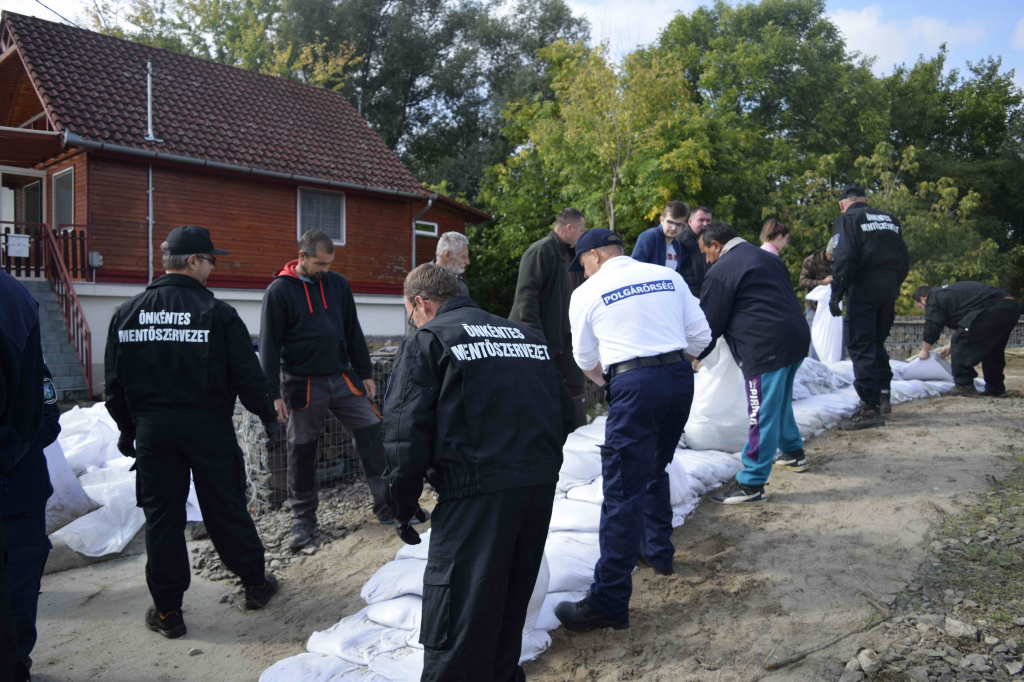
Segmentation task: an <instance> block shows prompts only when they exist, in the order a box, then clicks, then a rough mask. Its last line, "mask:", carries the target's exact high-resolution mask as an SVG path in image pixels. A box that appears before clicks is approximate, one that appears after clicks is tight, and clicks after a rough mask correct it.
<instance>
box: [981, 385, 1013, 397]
mask: <svg viewBox="0 0 1024 682" xmlns="http://www.w3.org/2000/svg"><path fill="white" fill-rule="evenodd" d="M978 395H981V396H984V397H985V398H1005V397H1006V389H1005V388H1002V387H991V386H986V387H985V390H984V391H982V392H981V393H979V394H978Z"/></svg>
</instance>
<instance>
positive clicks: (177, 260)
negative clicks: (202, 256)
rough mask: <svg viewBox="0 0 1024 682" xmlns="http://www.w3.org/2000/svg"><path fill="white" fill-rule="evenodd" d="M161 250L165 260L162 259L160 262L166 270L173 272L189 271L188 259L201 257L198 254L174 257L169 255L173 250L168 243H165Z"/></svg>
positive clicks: (176, 255)
mask: <svg viewBox="0 0 1024 682" xmlns="http://www.w3.org/2000/svg"><path fill="white" fill-rule="evenodd" d="M160 250H161V251H163V253H164V256H163V258H161V259H160V262H161V263H162V264H163V266H164V270H168V271H171V270H187V269H188V259H189V258H191V257H192V256H198V255H199V254H197V253H185V254H175V255H173V256H172V255H171V254H169V253H168V251H170V250H171V245H170V244H168V243H167V242H164V243H163V244H161V245H160Z"/></svg>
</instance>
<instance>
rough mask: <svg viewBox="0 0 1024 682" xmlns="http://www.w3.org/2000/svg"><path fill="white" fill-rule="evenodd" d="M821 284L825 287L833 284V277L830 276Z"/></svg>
mask: <svg viewBox="0 0 1024 682" xmlns="http://www.w3.org/2000/svg"><path fill="white" fill-rule="evenodd" d="M821 284H822V286H825V285H826V284H832V275H829V276H828V277H826V278H825V279H823V280H821Z"/></svg>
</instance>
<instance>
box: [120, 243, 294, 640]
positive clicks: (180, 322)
mask: <svg viewBox="0 0 1024 682" xmlns="http://www.w3.org/2000/svg"><path fill="white" fill-rule="evenodd" d="M160 248H161V249H162V251H163V254H164V255H163V266H164V270H166V271H167V274H165V275H164V276H163V277H160V278H158V279H156V280H155V281H154V282H153V283H152V284H150V285H149V286H148V287H146V290H145V291H144V292H142V293H141V294H139V295H138V296H135V297H134V298H132V299H131V300H129V301H126V302H125V303H124V304H122V305H121V306H120V307H119V308H118V309H117V311H116V312H115V313H114V317H113V319H112V320H111V321H110V329H109V331H108V333H107V348H106V355H105V358H104V362H105V368H106V386H107V410H108V411H109V412H110V415H111V416H112V417H113V418H114V421H116V422H117V425H118V428H120V430H121V437H120V439H119V440H118V444H117V446H118V449H119V450H120V451H121V452H122V454H124V455H126V456H128V457H136V458H137V461H136V463H135V468H136V469H137V473H136V475H137V476H138V479H137V485H136V490H137V492H138V500H137V504H138V506H140V507H142V509H143V511H144V512H145V514H146V553H147V555H148V559H149V561H148V562H147V564H146V582H147V584H148V585H149V592H150V594H151V595H152V596H153V603H154V606H151V607H150V608H149V610H148V611H147V612H146V626H147V627H148V628H149V629H150V630H153V631H154V632H159V633H160V634H162V635H163V636H164V637H169V638H174V637H180V636H181V635H183V634H185V621H184V619H183V618H182V615H181V603H182V599H183V597H184V594H185V590H187V589H188V585H189V580H190V577H191V575H190V573H189V561H188V553H187V550H186V548H185V499H186V498H187V497H188V491H189V471H190V470H191V473H192V480H194V481H195V486H196V495H197V496H198V497H199V505H200V507H201V508H202V510H203V519H204V521H205V523H206V529H207V530H208V531H209V533H210V539H211V540H213V544H214V547H216V549H217V552H218V553H219V554H220V557H221V560H223V562H224V565H225V566H227V567H228V568H229V569H230V570H231V571H233V572H234V573H235V574H236V575H238V577H239V578H241V579H242V584H243V585H244V586H245V591H244V592H245V601H244V605H245V608H247V609H256V608H260V607H261V606H265V605H266V604H267V601H268V600H269V599H270V597H271V596H272V595H273V594H274V593H275V592H276V591H277V580H276V579H275V578H274V576H273V575H270V574H265V573H264V557H263V543H262V542H260V538H259V536H258V535H257V534H256V526H255V524H254V523H253V521H252V517H250V516H249V512H248V511H247V510H246V498H245V464H244V462H243V457H242V452H241V450H240V448H239V447H238V441H237V440H236V439H235V431H234V428H233V426H232V424H231V415H232V412H233V411H234V406H235V398H236V396H237V397H238V398H241V400H242V404H243V405H244V406H245V407H246V409H248V410H249V411H250V412H253V413H254V414H256V415H257V416H259V418H260V419H261V420H262V421H263V423H264V424H265V425H266V427H267V431H268V433H272V432H276V431H277V430H278V428H279V427H278V425H277V420H276V413H275V411H274V403H273V401H272V400H271V399H270V387H269V386H268V385H267V380H266V378H265V377H264V376H263V371H262V370H261V369H260V365H259V362H258V361H257V359H256V354H255V353H254V352H253V350H252V341H251V340H250V337H249V331H248V330H247V329H246V328H245V324H244V323H243V322H242V320H241V318H239V317H238V313H237V312H236V311H235V309H234V308H232V307H231V306H229V305H228V304H227V303H224V302H223V301H220V300H218V299H217V298H215V297H214V296H213V293H212V292H210V290H209V289H207V288H206V286H205V283H206V280H207V278H208V277H209V276H210V273H211V272H213V268H214V266H215V265H216V264H217V258H216V256H220V255H225V254H227V253H228V252H227V251H224V250H222V249H215V248H213V243H212V242H211V241H210V233H209V231H207V230H206V229H205V228H202V227H196V226H193V225H187V226H185V227H178V228H175V229H174V230H173V231H172V232H171V234H170V235H168V237H167V241H165V242H164V243H163V244H161V246H160ZM133 441H134V445H133Z"/></svg>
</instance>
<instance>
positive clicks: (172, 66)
mask: <svg viewBox="0 0 1024 682" xmlns="http://www.w3.org/2000/svg"><path fill="white" fill-rule="evenodd" d="M2 22H3V24H5V25H6V27H7V28H8V30H9V31H10V35H11V37H12V38H13V41H14V44H15V45H16V46H17V48H18V52H19V54H20V55H21V58H22V61H23V63H24V64H25V67H26V69H27V71H28V73H29V75H30V76H31V78H32V82H33V84H34V86H35V89H36V92H37V93H38V94H39V97H40V99H41V100H42V102H43V106H44V107H45V109H46V112H47V114H48V116H49V117H50V121H51V123H52V125H53V126H54V128H55V129H56V130H58V131H61V132H63V131H69V132H71V133H74V134H76V135H79V136H81V137H82V138H84V139H86V140H90V141H95V142H105V143H108V144H114V145H120V146H124V147H133V148H135V149H144V150H148V151H155V152H162V153H165V154H175V155H179V156H185V157H189V158H192V159H199V160H203V161H213V162H218V163H225V164H231V165H236V166H245V167H251V168H256V169H260V170H267V171H272V172H277V173H285V174H295V175H301V176H308V177H311V178H319V179H325V180H334V181H337V182H344V183H351V184H356V185H368V186H370V187H376V188H384V189H392V190H397V191H400V192H413V193H416V194H422V195H424V198H426V196H427V194H428V192H427V190H425V189H423V188H422V187H421V186H420V183H419V182H418V181H417V180H416V178H415V177H414V176H413V175H412V173H410V172H409V170H408V169H407V168H406V167H405V166H404V165H403V164H402V162H401V161H399V160H398V157H396V156H395V154H394V153H393V152H392V151H391V150H390V149H388V147H387V145H385V144H384V141H383V140H381V139H380V137H378V135H377V134H376V133H375V132H374V131H373V130H372V129H371V128H370V127H369V125H368V124H367V123H366V121H365V120H364V119H363V118H362V117H361V116H360V115H359V114H357V113H356V111H355V110H354V109H353V108H352V106H351V105H350V104H349V103H348V101H347V100H346V99H345V98H344V97H342V96H341V95H340V94H338V93H337V92H333V91H331V90H327V89H324V88H317V87H312V86H309V85H304V84H302V83H296V82H294V81H290V80H287V79H284V78H275V77H273V76H265V75H262V74H258V73H255V72H253V71H247V70H245V69H239V68H235V67H231V66H225V65H223V64H217V63H215V62H212V61H208V60H205V59H198V58H195V57H188V56H185V55H180V54H176V53H174V52H169V51H167V50H162V49H159V48H155V47H149V46H147V45H142V44H139V43H133V42H131V41H128V40H121V39H119V38H113V37H110V36H105V35H102V34H99V33H94V32H92V31H86V30H83V29H79V28H75V27H73V26H67V25H64V24H57V23H53V22H50V21H44V20H42V19H37V18H35V17H29V16H24V15H21V14H14V13H13V12H4V13H3V16H2ZM147 60H152V61H153V63H154V65H155V67H156V74H155V75H154V77H153V132H154V135H155V136H156V137H157V138H159V139H162V140H163V141H162V142H147V141H146V140H144V139H143V138H144V137H145V136H146V61H147Z"/></svg>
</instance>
